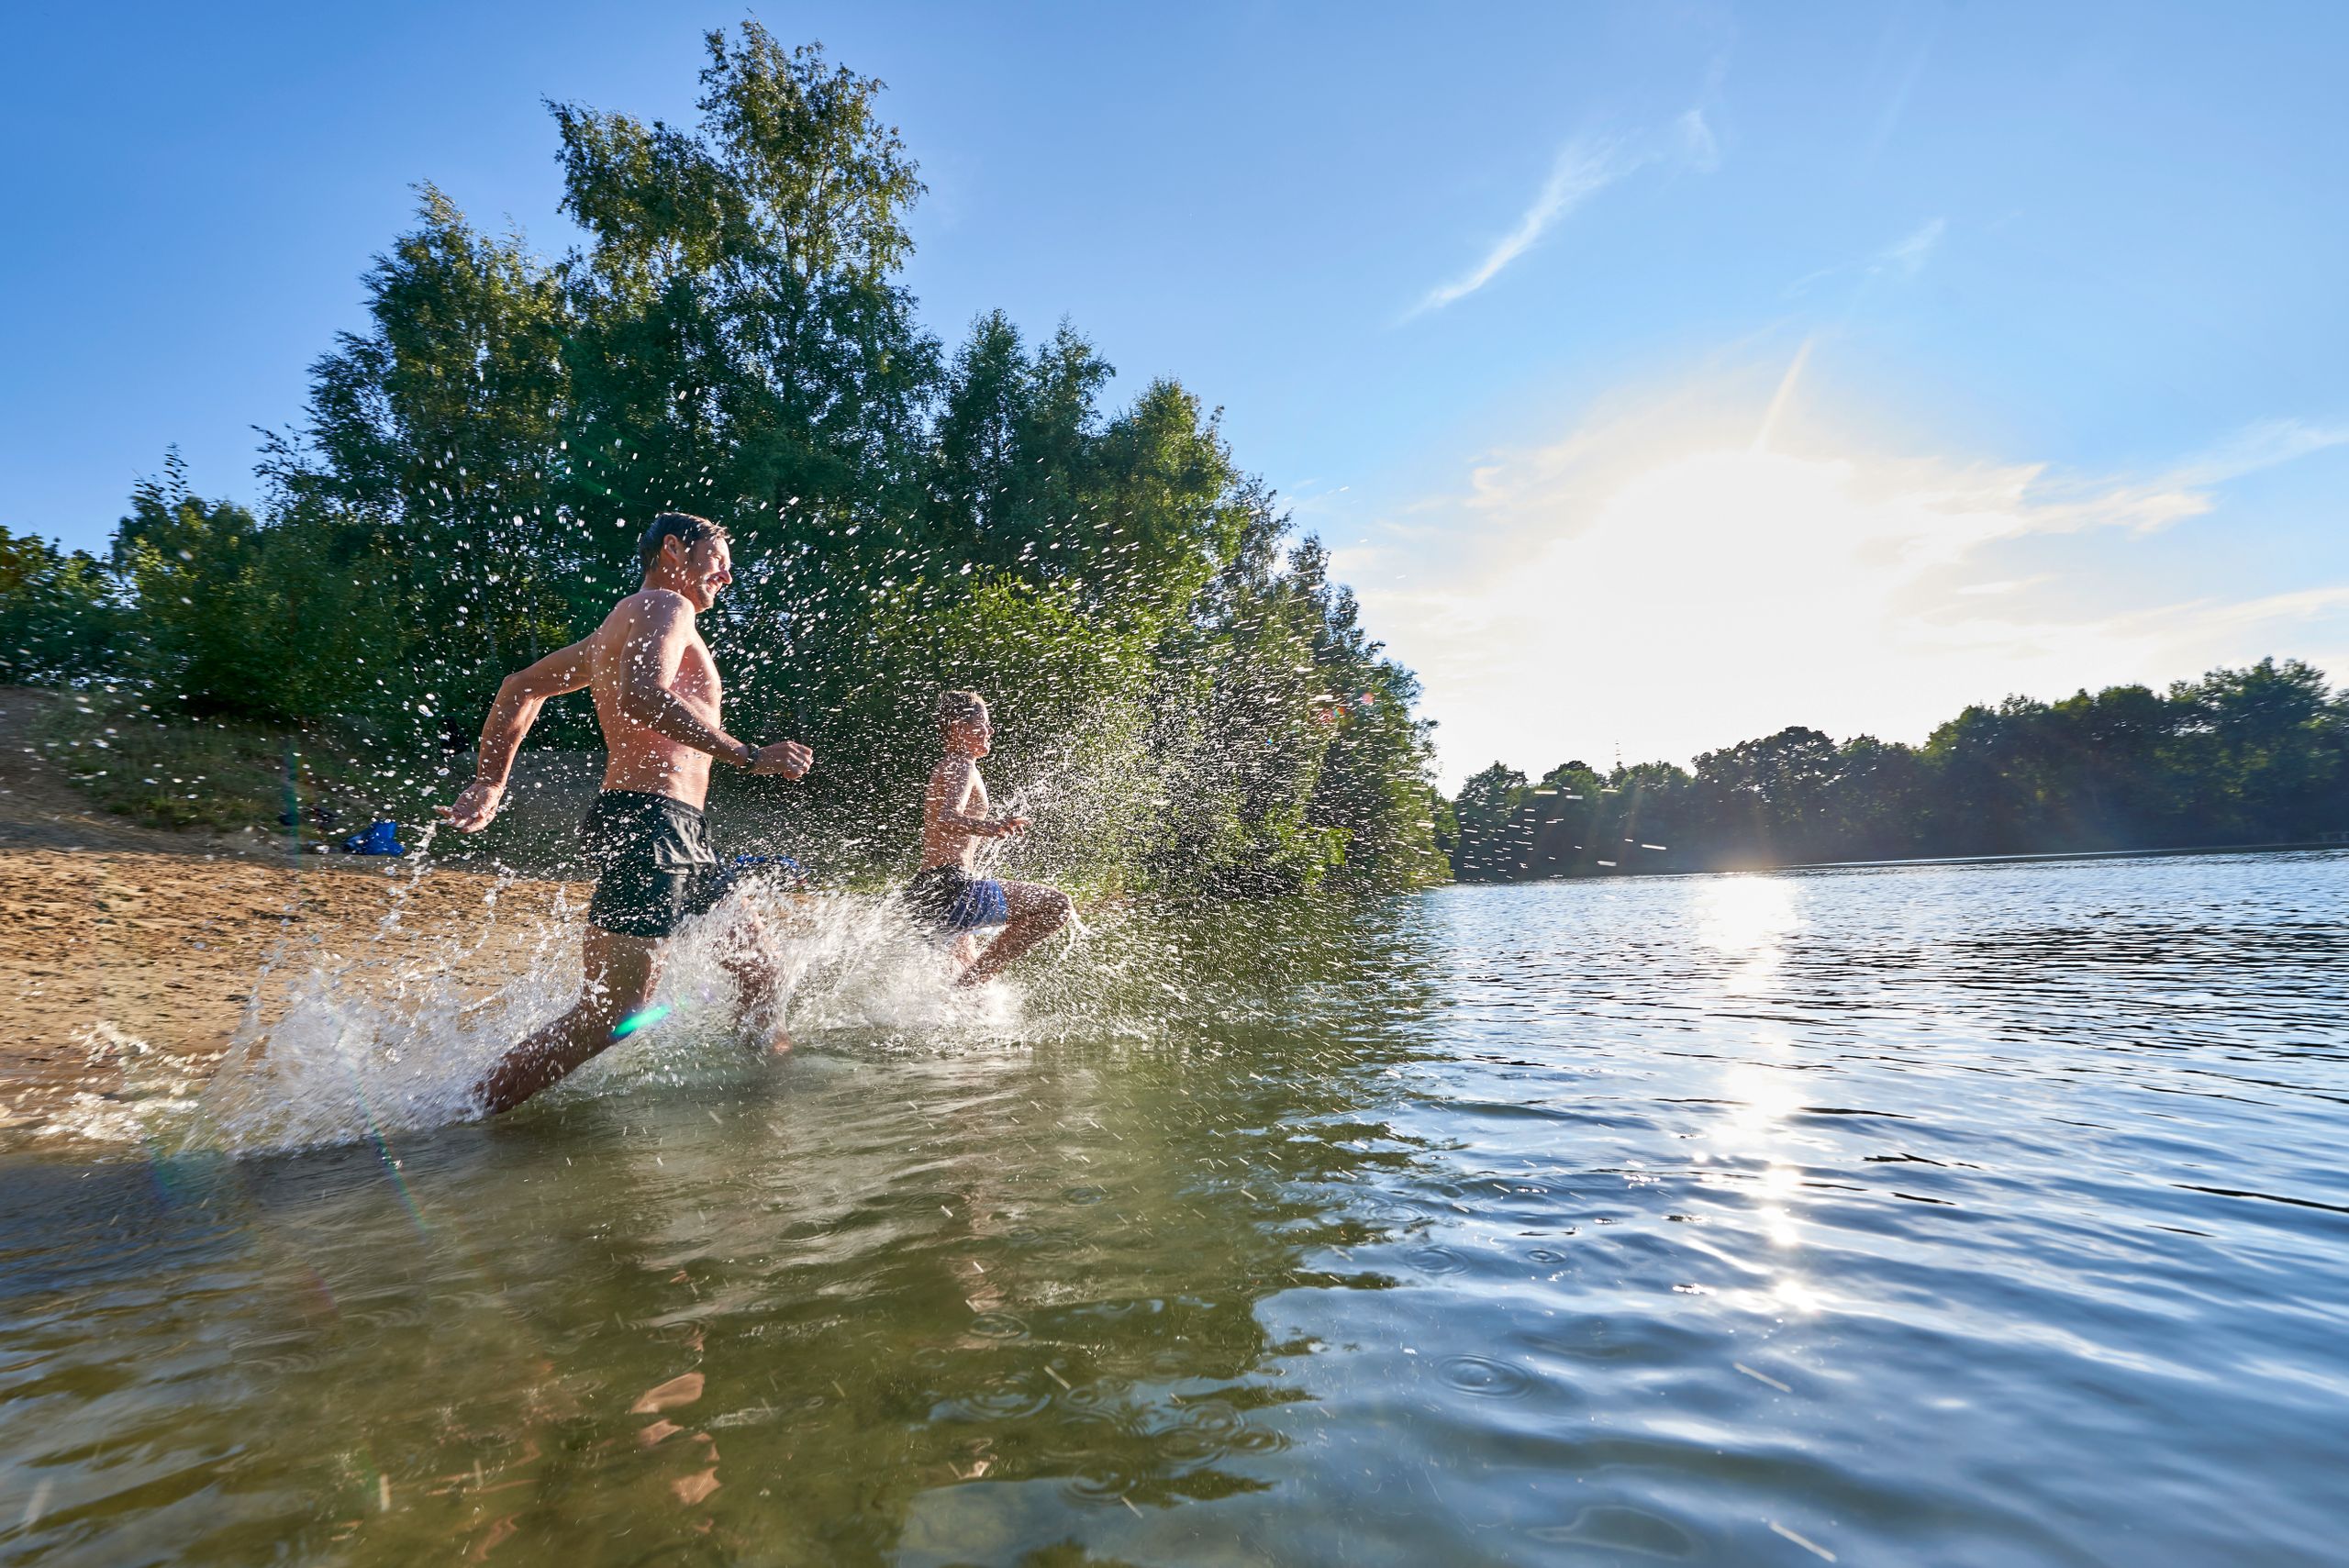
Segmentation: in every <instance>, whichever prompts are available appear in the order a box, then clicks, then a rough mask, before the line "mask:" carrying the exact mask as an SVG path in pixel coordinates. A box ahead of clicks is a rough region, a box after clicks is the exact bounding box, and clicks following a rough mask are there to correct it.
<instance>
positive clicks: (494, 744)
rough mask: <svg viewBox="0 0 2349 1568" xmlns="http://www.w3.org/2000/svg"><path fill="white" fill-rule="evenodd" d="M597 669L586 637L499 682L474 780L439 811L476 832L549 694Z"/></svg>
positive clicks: (571, 687)
mask: <svg viewBox="0 0 2349 1568" xmlns="http://www.w3.org/2000/svg"><path fill="white" fill-rule="evenodd" d="M593 673H595V657H594V653H593V651H592V650H590V649H589V648H588V646H587V643H586V640H585V639H581V640H580V641H577V642H574V643H573V644H572V645H571V646H570V647H568V648H559V649H557V650H555V651H553V652H552V653H550V654H548V655H547V656H546V657H545V658H543V659H541V660H540V661H539V662H537V663H535V664H532V665H530V666H529V668H528V669H524V670H517V671H516V672H515V673H512V674H510V675H508V676H507V677H506V679H505V680H503V681H501V682H499V683H498V686H497V700H496V701H495V702H494V703H492V704H491V705H490V707H489V717H488V718H487V719H486V720H485V721H484V723H483V724H482V727H481V761H480V762H479V763H478V764H477V765H476V766H475V767H474V769H473V783H471V784H467V785H466V786H465V788H464V792H463V793H462V794H461V795H458V796H457V803H456V804H455V805H454V806H447V807H444V808H443V809H442V811H441V813H440V815H441V816H442V817H446V818H447V819H448V823H449V826H450V827H451V828H455V829H457V831H459V832H460V833H478V832H480V831H481V830H482V829H483V828H486V827H488V826H489V824H490V819H491V818H493V817H495V816H496V815H497V807H498V805H499V803H500V802H501V801H502V800H503V799H504V798H505V795H506V780H507V775H508V774H509V773H512V772H513V769H514V753H515V752H517V751H520V750H521V749H522V738H523V737H524V736H526V735H528V734H529V732H530V726H532V725H533V724H536V723H537V722H538V721H539V709H540V708H542V707H544V706H546V705H547V699H548V698H549V697H559V696H561V695H563V694H564V693H565V692H575V691H578V690H580V689H581V688H583V687H584V686H585V685H586V684H587V682H588V679H589V677H590V676H591V675H592V674H593Z"/></svg>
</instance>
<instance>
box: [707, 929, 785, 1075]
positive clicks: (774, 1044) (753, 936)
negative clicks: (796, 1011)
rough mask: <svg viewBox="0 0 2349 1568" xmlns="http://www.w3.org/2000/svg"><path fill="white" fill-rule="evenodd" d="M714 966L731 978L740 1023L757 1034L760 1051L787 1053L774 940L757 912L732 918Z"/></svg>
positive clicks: (781, 980) (774, 1053)
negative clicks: (739, 1007) (737, 998)
mask: <svg viewBox="0 0 2349 1568" xmlns="http://www.w3.org/2000/svg"><path fill="white" fill-rule="evenodd" d="M718 964H719V966H720V967H721V968H723V969H724V970H725V971H726V973H729V974H730V975H732V976H733V977H734V984H735V986H736V988H737V990H738V992H739V995H740V1006H741V1012H740V1017H741V1019H742V1021H743V1023H745V1024H747V1025H750V1026H751V1027H752V1028H753V1029H757V1030H758V1031H759V1035H760V1044H761V1046H762V1048H763V1049H764V1050H765V1051H766V1052H767V1053H768V1054H769V1055H771V1056H781V1055H783V1054H784V1053H785V1051H789V1050H790V1049H791V1037H790V1036H789V1035H788V1034H785V1032H784V1029H783V968H782V966H781V965H780V964H778V963H777V962H775V957H774V940H773V939H772V938H771V937H770V936H769V934H768V932H767V924H766V922H765V921H764V920H762V919H760V918H759V912H758V911H757V910H755V909H750V908H745V909H742V910H741V911H740V912H739V913H738V914H736V916H735V917H734V919H733V923H732V925H731V926H730V927H729V929H728V930H727V933H726V940H725V943H724V946H723V949H722V950H721V952H720V955H719V957H718Z"/></svg>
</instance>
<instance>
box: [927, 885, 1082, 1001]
mask: <svg viewBox="0 0 2349 1568" xmlns="http://www.w3.org/2000/svg"><path fill="white" fill-rule="evenodd" d="M1003 896H1004V902H1005V904H1006V905H1007V906H1008V914H1009V915H1010V916H1011V919H1010V921H1009V923H1008V924H1007V925H1006V926H1005V927H1004V928H1003V932H1002V934H1001V935H999V936H997V937H996V940H993V941H991V942H989V943H988V944H987V951H985V952H983V953H981V954H979V957H978V962H975V963H974V964H972V965H971V966H970V967H969V968H968V969H966V970H964V971H963V977H962V978H961V979H959V980H957V981H956V982H954V984H957V985H983V984H986V982H987V981H988V980H990V979H991V978H993V977H994V976H995V975H996V973H998V972H999V971H1001V970H1002V968H1003V966H1004V965H1005V964H1007V963H1009V962H1011V961H1012V960H1013V959H1015V958H1018V957H1019V955H1020V954H1021V953H1023V952H1026V951H1028V950H1029V949H1030V948H1032V947H1034V946H1035V945H1036V944H1037V943H1038V942H1041V941H1042V940H1044V939H1045V938H1046V937H1049V936H1051V935H1052V933H1053V932H1054V931H1057V930H1059V929H1061V928H1062V927H1063V925H1066V924H1067V923H1068V917H1069V915H1070V913H1071V911H1072V910H1073V909H1074V906H1073V905H1071V904H1070V903H1069V900H1068V895H1067V894H1065V893H1063V892H1062V891H1061V890H1060V889H1059V888H1057V887H1040V886H1038V885H1037V884H1035V883H1032V882H1007V883H1005V884H1003Z"/></svg>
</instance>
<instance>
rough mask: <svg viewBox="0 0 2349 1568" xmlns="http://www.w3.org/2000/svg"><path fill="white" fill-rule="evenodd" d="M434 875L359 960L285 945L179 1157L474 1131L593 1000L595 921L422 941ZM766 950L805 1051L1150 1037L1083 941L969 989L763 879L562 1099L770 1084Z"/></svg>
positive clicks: (921, 943) (701, 934) (890, 925)
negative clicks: (1128, 1015)
mask: <svg viewBox="0 0 2349 1568" xmlns="http://www.w3.org/2000/svg"><path fill="white" fill-rule="evenodd" d="M426 874H429V868H426V867H421V866H419V867H418V868H417V872H416V873H413V874H412V875H411V876H410V878H409V879H408V886H407V887H406V888H404V889H403V890H402V893H401V895H400V896H399V897H398V898H396V899H395V903H394V906H393V907H392V909H391V910H390V912H389V913H387V914H386V915H385V916H384V918H383V920H382V921H381V922H380V923H379V925H378V927H377V929H376V930H375V931H374V933H373V937H372V939H371V940H369V941H368V942H367V943H365V944H363V945H362V946H361V947H360V948H359V949H358V950H357V951H333V950H329V949H328V947H326V946H325V944H324V943H323V942H322V941H319V940H316V939H309V940H296V941H295V943H293V944H290V945H289V946H288V947H287V948H286V949H285V950H284V951H282V952H281V953H280V954H279V956H278V957H277V959H276V960H275V962H274V963H273V965H272V970H273V972H274V975H273V974H271V973H264V975H263V976H262V980H261V982H260V983H259V984H256V987H255V991H254V999H253V1001H252V1002H250V1003H249V1004H248V1006H247V1011H246V1018H245V1022H244V1024H243V1026H242V1027H241V1028H240V1029H239V1032H238V1035H237V1038H236V1040H234V1042H233V1043H232V1044H231V1045H230V1047H229V1050H228V1053H227V1055H226V1057H225V1058H224V1060H223V1061H222V1062H221V1065H220V1069H219V1071H218V1073H217V1074H216V1075H215V1076H214V1078H213V1080H212V1082H211V1084H209V1085H208V1086H206V1089H205V1090H204V1092H203V1094H202V1095H201V1096H200V1098H199V1099H198V1100H197V1101H195V1104H194V1106H193V1115H192V1116H184V1117H182V1118H178V1122H179V1125H178V1128H177V1129H170V1128H161V1127H158V1126H156V1125H153V1124H152V1123H151V1122H150V1125H149V1126H147V1127H146V1128H145V1129H144V1130H145V1133H146V1136H147V1137H148V1138H149V1139H150V1140H154V1141H159V1142H169V1143H172V1144H173V1146H175V1147H176V1148H177V1149H178V1151H182V1152H194V1151H219V1152H225V1153H232V1154H246V1153H259V1152H266V1151H279V1150H286V1149H295V1148H305V1147H312V1146H317V1145H323V1144H332V1143H343V1142H351V1141H358V1140H368V1139H373V1140H383V1139H384V1138H386V1137H388V1136H391V1135H394V1134H398V1133H413V1132H416V1131H420V1130H423V1129H428V1128H433V1127H439V1126H444V1125H447V1124H450V1123H453V1122H459V1121H465V1120H471V1119H474V1118H478V1117H479V1115H480V1114H481V1113H480V1109H479V1107H478V1106H477V1105H476V1104H475V1103H474V1100H473V1085H474V1084H476V1083H478V1082H479V1081H480V1079H481V1077H482V1076H483V1074H484V1073H486V1072H487V1071H488V1070H489V1069H490V1067H491V1066H492V1065H493V1064H495V1062H497V1061H498V1059H499V1058H500V1057H501V1056H502V1055H503V1054H504V1053H505V1052H506V1051H507V1050H509V1049H510V1048H511V1047H512V1046H513V1045H514V1044H515V1043H516V1042H517V1041H518V1040H522V1039H523V1038H524V1037H525V1036H527V1035H528V1034H529V1033H530V1032H531V1031H532V1030H533V1029H538V1028H540V1026H542V1025H544V1024H546V1023H547V1022H549V1021H551V1019H553V1018H556V1017H558V1016H560V1015H561V1014H562V1012H563V1011H564V1010H565V1009H566V1008H568V1007H569V1006H572V1004H573V1002H574V1001H575V1000H576V999H577V996H578V994H579V987H580V962H579V951H580V941H581V939H582V937H583V936H584V932H585V929H586V927H585V921H584V910H582V909H580V908H578V907H576V906H574V904H573V901H572V900H571V899H570V898H568V897H561V896H559V897H558V899H557V901H556V904H555V906H554V908H553V909H552V911H551V913H548V914H544V915H539V914H528V915H525V914H516V913H511V912H506V911H501V908H500V906H499V901H498V898H497V894H498V892H500V891H502V889H503V887H504V886H505V885H506V884H503V883H501V884H498V885H497V886H495V887H493V888H492V889H491V891H490V892H489V894H488V895H486V896H485V897H484V900H483V917H482V919H481V921H480V922H479V924H478V926H477V927H475V928H474V929H471V930H469V931H467V932H466V933H464V934H462V935H453V934H452V935H451V936H448V937H445V938H440V939H428V940H422V941H420V942H419V941H418V940H417V939H416V938H415V936H414V934H413V933H409V932H406V931H404V930H403V929H402V927H401V919H402V914H403V908H404V906H405V904H406V901H407V898H408V896H409V895H410V894H411V893H412V890H413V886H414V884H415V882H416V881H417V880H418V879H420V878H421V877H422V876H423V875H426ZM395 938H396V939H397V940H395ZM751 940H758V941H761V942H763V944H764V945H765V947H766V949H767V951H768V954H769V957H770V959H771V961H772V962H774V964H775V965H776V967H777V970H778V972H779V976H780V979H779V984H778V986H777V992H776V1001H775V1004H774V1006H776V1008H777V1009H778V1010H779V1012H780V1019H779V1020H778V1021H780V1022H781V1023H782V1025H783V1027H784V1028H785V1029H786V1030H787V1031H788V1032H789V1033H790V1034H791V1035H792V1037H793V1038H794V1039H795V1040H797V1041H799V1042H800V1043H801V1045H802V1046H807V1045H815V1046H818V1047H819V1048H820V1047H824V1046H835V1047H847V1048H853V1049H863V1050H872V1049H884V1050H886V1049H914V1048H923V1049H939V1048H941V1047H942V1048H946V1049H953V1048H956V1047H968V1046H973V1045H976V1044H979V1043H982V1042H992V1043H997V1044H1001V1043H1014V1044H1017V1043H1022V1042H1025V1041H1029V1040H1036V1039H1041V1038H1051V1037H1058V1036H1062V1035H1064V1034H1066V1033H1068V1032H1070V1031H1071V1030H1075V1031H1078V1032H1082V1033H1085V1034H1087V1035H1091V1036H1094V1037H1099V1036H1101V1035H1102V1034H1104V1033H1105V1032H1106V1033H1108V1034H1111V1035H1116V1034H1120V1033H1122V1034H1127V1035H1131V1034H1132V1033H1133V1032H1134V1031H1135V1029H1136V1027H1137V1026H1136V1025H1135V1024H1133V1023H1132V1022H1130V1021H1128V1020H1124V1019H1122V1018H1119V1016H1118V1015H1117V1013H1116V1011H1115V1009H1114V1008H1112V1007H1110V1006H1108V1004H1107V1001H1106V999H1105V997H1104V996H1103V995H1101V994H1100V991H1099V986H1100V984H1102V983H1104V982H1108V981H1112V980H1114V978H1115V976H1116V974H1117V973H1118V972H1119V970H1121V969H1122V968H1124V967H1125V965H1123V964H1120V963H1118V962H1110V963H1108V964H1107V965H1105V966H1096V965H1093V964H1090V963H1077V964H1076V965H1075V967H1076V969H1077V970H1078V971H1079V973H1070V969H1071V966H1072V963H1073V962H1074V961H1076V960H1077V959H1078V958H1079V955H1080V954H1082V953H1084V952H1085V951H1086V950H1085V949H1083V948H1080V947H1079V946H1078V945H1077V944H1076V943H1075V942H1074V940H1072V941H1070V942H1067V943H1055V944H1053V945H1052V948H1051V949H1050V950H1049V951H1042V952H1039V953H1036V954H1033V955H1030V958H1029V959H1028V960H1027V961H1025V962H1023V964H1022V966H1021V968H1022V972H1023V973H1022V977H1021V979H1020V980H1014V981H997V982H996V983H995V984H991V985H988V986H985V987H981V988H978V989H976V990H958V989H956V988H955V987H954V985H953V984H952V982H953V978H954V975H955V973H956V965H955V963H954V962H953V961H952V955H951V952H950V951H949V950H948V949H947V948H946V947H945V946H944V945H942V944H940V943H936V942H933V941H931V940H928V939H927V938H926V937H924V936H923V935H922V934H921V933H920V932H919V931H918V929H917V928H916V927H915V926H914V925H913V924H912V923H911V922H910V921H909V920H908V919H907V917H906V914H905V912H904V910H903V908H902V906H900V904H899V903H898V901H897V900H896V898H895V897H894V896H891V895H852V894H825V895H805V894H794V893H788V892H784V891H782V890H780V889H778V888H775V887H773V886H771V885H763V884H757V883H753V884H750V885H748V886H746V887H744V888H741V889H738V890H737V891H736V892H735V893H734V894H732V895H729V898H728V899H727V901H726V902H725V903H723V904H721V905H720V906H718V908H717V909H716V910H714V911H713V912H712V913H711V914H710V915H709V916H708V917H706V918H705V919H702V920H699V921H696V922H695V923H694V924H692V925H690V926H688V927H687V928H686V929H685V930H684V931H683V932H681V933H680V934H679V936H678V937H677V938H676V939H675V940H673V941H672V942H671V943H670V944H669V945H668V947H667V948H666V949H665V950H664V951H663V955H662V973H661V978H660V981H659V984H658V985H657V987H656V989H655V992H654V995H653V998H652V1001H651V1003H650V1004H649V1005H648V1006H646V1007H645V1008H644V1009H643V1010H642V1011H641V1012H640V1013H639V1014H638V1015H636V1017H635V1018H634V1019H632V1020H631V1021H632V1022H636V1023H638V1024H639V1025H640V1027H638V1028H636V1029H631V1030H629V1031H628V1038H626V1039H623V1040H619V1041H618V1042H617V1043H616V1044H615V1045H614V1046H613V1047H612V1048H611V1049H610V1050H608V1051H606V1052H605V1053H604V1054H603V1055H602V1056H600V1057H598V1058H596V1060H595V1061H594V1062H590V1063H589V1064H588V1065H587V1066H585V1067H584V1068H583V1069H581V1070H580V1071H579V1072H578V1073H574V1074H573V1076H572V1077H571V1078H570V1079H569V1080H567V1081H566V1082H565V1083H564V1084H561V1085H559V1086H558V1087H557V1088H555V1089H554V1090H551V1091H550V1093H551V1094H554V1095H581V1094H586V1095H594V1094H608V1093H615V1092H622V1091H625V1090H628V1089H629V1088H632V1087H636V1086H640V1085H644V1084H694V1083H710V1084H717V1083H722V1082H724V1081H726V1080H728V1079H729V1077H731V1076H734V1075H737V1074H740V1073H748V1072H752V1071H756V1070H758V1068H759V1064H760V1056H759V1051H758V1045H759V1043H760V1042H763V1040H764V1038H765V1036H766V1032H767V1029H766V1027H765V1026H766V1025H767V1023H768V1021H769V1020H766V1019H764V1018H743V1017H740V1002H741V998H740V987H739V986H738V984H737V983H736V981H735V978H734V976H733V974H732V973H730V972H729V967H728V961H729V959H733V958H738V957H739V956H740V948H741V946H742V945H743V944H744V943H746V942H748V941H751ZM288 975H290V976H291V977H292V978H291V980H290V984H287V983H286V982H285V980H284V977H285V976H288ZM273 978H276V979H277V980H278V982H279V983H280V984H286V991H285V995H286V1001H285V1004H284V1006H283V1008H282V1009H281V1010H279V1011H278V1012H277V1013H276V1015H275V1017H274V1018H273V1020H272V1021H269V1022H267V1023H266V1024H264V1023H263V1021H262V1005H261V1001H260V998H261V997H262V995H263V994H264V992H265V990H266V989H267V987H268V986H269V984H270V983H271V981H272V980H273ZM1040 1000H1041V1003H1042V1005H1041V1006H1037V1005H1035V1004H1036V1003H1037V1002H1038V1001H1040ZM180 1104H181V1105H182V1106H184V1105H185V1104H186V1102H180ZM114 1130H116V1131H117V1132H120V1131H122V1130H123V1129H114Z"/></svg>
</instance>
